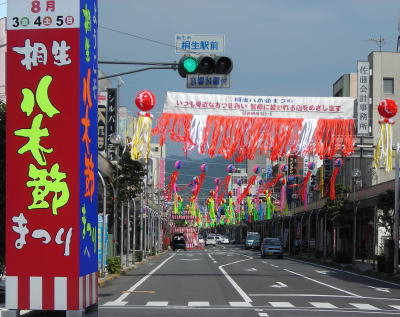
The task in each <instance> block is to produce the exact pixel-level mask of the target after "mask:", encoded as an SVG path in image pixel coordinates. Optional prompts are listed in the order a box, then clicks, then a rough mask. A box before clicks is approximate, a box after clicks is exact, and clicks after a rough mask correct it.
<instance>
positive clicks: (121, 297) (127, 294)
mask: <svg viewBox="0 0 400 317" xmlns="http://www.w3.org/2000/svg"><path fill="white" fill-rule="evenodd" d="M175 254H176V253H174V254H173V255H171V256H170V257H169V258H168V259H166V260H164V261H163V262H161V264H160V265H158V266H157V267H155V268H154V269H153V270H152V271H151V272H150V273H149V274H147V275H146V276H144V277H142V278H141V279H140V280H139V281H138V282H136V284H134V285H133V286H132V287H131V288H130V289H128V290H127V292H126V293H124V294H122V295H121V296H120V297H118V298H117V299H116V300H115V301H114V303H115V305H126V303H127V302H123V300H124V299H125V298H127V297H128V296H129V294H131V292H133V291H134V290H135V289H136V288H138V287H139V286H140V285H141V284H143V282H144V281H146V280H147V279H148V278H149V277H150V276H151V275H153V274H154V273H155V272H156V271H157V270H158V269H159V268H161V267H162V266H163V265H164V264H165V263H167V262H168V261H169V260H170V259H172V258H173V257H174V256H175ZM108 303H111V302H108ZM124 303H125V304H124ZM115 305H112V306H115Z"/></svg>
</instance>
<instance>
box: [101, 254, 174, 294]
mask: <svg viewBox="0 0 400 317" xmlns="http://www.w3.org/2000/svg"><path fill="white" fill-rule="evenodd" d="M167 252H168V251H162V252H160V253H158V254H156V255H152V256H148V257H147V258H146V259H144V260H142V261H141V262H135V264H132V265H131V266H128V267H125V268H123V269H121V272H120V273H116V274H108V275H107V276H106V277H104V278H100V277H99V278H98V286H99V287H100V288H102V287H106V286H108V285H110V284H111V282H112V281H113V280H115V279H116V278H118V277H120V276H124V275H126V274H127V273H129V272H130V271H132V270H134V269H136V268H138V267H139V266H141V265H143V264H144V263H146V262H148V261H151V260H154V259H156V258H158V257H159V256H161V255H163V254H165V253H167Z"/></svg>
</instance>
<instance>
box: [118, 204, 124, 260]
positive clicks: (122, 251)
mask: <svg viewBox="0 0 400 317" xmlns="http://www.w3.org/2000/svg"><path fill="white" fill-rule="evenodd" d="M120 243H121V244H120V246H119V249H120V256H121V267H122V265H123V259H122V257H123V255H124V202H123V201H121V239H120Z"/></svg>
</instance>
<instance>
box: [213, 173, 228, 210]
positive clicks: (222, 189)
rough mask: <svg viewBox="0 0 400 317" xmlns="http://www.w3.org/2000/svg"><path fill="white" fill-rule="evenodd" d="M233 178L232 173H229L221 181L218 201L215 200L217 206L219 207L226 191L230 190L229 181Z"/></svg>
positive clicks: (217, 193)
mask: <svg viewBox="0 0 400 317" xmlns="http://www.w3.org/2000/svg"><path fill="white" fill-rule="evenodd" d="M230 180H231V175H227V176H226V177H225V178H224V180H223V181H222V182H221V185H220V187H219V192H216V194H215V195H216V197H217V199H216V201H215V207H218V206H219V205H220V204H221V202H222V199H224V197H225V194H226V192H227V191H228V188H229V182H230Z"/></svg>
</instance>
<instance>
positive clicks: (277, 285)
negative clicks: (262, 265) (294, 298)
mask: <svg viewBox="0 0 400 317" xmlns="http://www.w3.org/2000/svg"><path fill="white" fill-rule="evenodd" d="M269 287H277V288H282V287H288V286H287V285H286V284H284V283H282V282H276V284H274V285H270V286H269Z"/></svg>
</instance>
